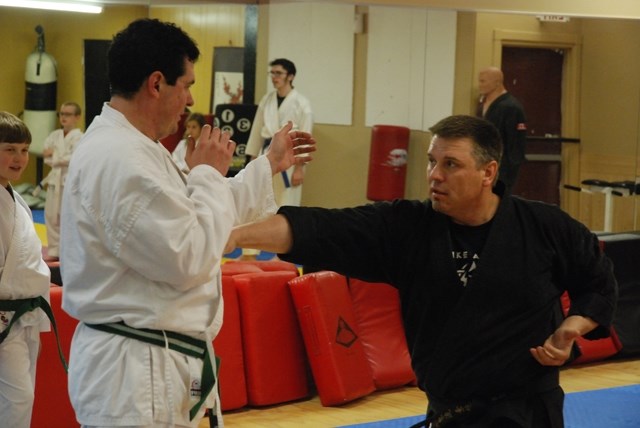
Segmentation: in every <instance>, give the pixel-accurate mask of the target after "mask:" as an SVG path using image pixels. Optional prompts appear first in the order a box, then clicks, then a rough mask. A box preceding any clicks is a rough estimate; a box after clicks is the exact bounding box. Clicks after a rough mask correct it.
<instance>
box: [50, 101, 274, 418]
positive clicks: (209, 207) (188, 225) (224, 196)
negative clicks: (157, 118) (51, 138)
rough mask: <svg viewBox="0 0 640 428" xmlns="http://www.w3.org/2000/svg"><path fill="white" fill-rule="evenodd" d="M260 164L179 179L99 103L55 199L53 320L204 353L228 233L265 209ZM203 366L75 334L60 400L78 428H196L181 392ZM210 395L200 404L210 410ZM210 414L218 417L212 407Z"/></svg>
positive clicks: (118, 340) (131, 342) (267, 189)
mask: <svg viewBox="0 0 640 428" xmlns="http://www.w3.org/2000/svg"><path fill="white" fill-rule="evenodd" d="M271 177H272V172H271V167H270V164H269V161H268V159H267V158H266V157H261V158H258V159H257V160H256V161H254V162H251V165H249V166H247V168H245V169H244V170H243V171H242V172H240V173H239V174H238V175H236V176H235V177H233V178H230V179H229V178H225V177H223V176H222V174H220V173H219V172H218V171H217V170H215V169H214V168H212V167H210V166H208V165H199V166H197V167H195V168H193V169H192V170H191V172H190V173H189V175H188V176H185V175H184V174H182V173H181V172H180V171H179V169H178V167H177V166H176V165H175V163H174V162H173V160H172V158H171V154H170V153H169V151H167V150H166V148H165V147H164V146H163V145H162V144H160V143H159V142H156V141H152V140H150V139H149V138H148V137H146V136H145V135H144V134H142V133H141V132H140V131H138V130H137V129H136V128H134V127H133V126H132V125H131V124H130V123H129V122H128V121H127V120H126V118H125V117H124V116H123V115H122V114H121V113H119V112H118V111H116V110H114V109H113V108H111V107H110V106H109V105H108V104H105V106H104V107H103V110H102V114H101V115H100V116H98V117H96V118H95V119H94V121H93V123H92V124H91V126H90V127H89V129H87V132H86V134H85V137H84V139H83V140H82V143H81V144H79V145H78V147H77V148H76V151H75V153H74V156H73V162H72V163H71V165H70V168H69V175H68V177H67V184H66V190H65V194H64V197H63V202H64V203H63V209H62V235H63V236H64V241H63V245H62V247H61V250H62V251H61V269H62V278H63V282H64V291H65V292H64V294H63V309H64V310H65V311H67V312H68V313H69V314H70V315H71V316H73V317H75V318H77V319H79V320H80V321H82V322H85V323H94V324H100V323H111V322H119V321H124V323H126V324H127V325H129V326H131V327H135V328H151V329H156V330H168V331H173V332H178V333H182V334H186V335H189V336H192V337H195V338H198V339H201V340H205V341H207V342H208V343H211V340H212V339H213V338H214V337H215V336H216V334H217V333H218V331H219V330H220V326H221V323H222V313H223V301H222V295H221V291H222V288H221V281H220V278H221V276H220V261H221V259H222V257H223V253H224V247H225V245H226V242H227V240H228V237H229V234H230V231H231V228H232V227H233V226H234V225H237V224H240V223H244V222H248V221H255V220H258V219H260V218H262V217H265V216H266V215H270V214H273V213H274V212H275V210H276V205H275V201H274V198H273V193H272V190H271V189H272V180H271ZM202 366H203V362H202V360H199V359H197V358H192V357H187V356H185V355H182V354H180V353H178V352H176V351H173V350H169V349H165V348H162V347H158V346H154V345H149V344H147V343H144V342H141V341H138V340H136V339H129V338H125V337H122V336H117V335H113V334H109V333H104V332H101V331H97V330H95V329H92V328H90V327H87V326H86V325H84V324H83V323H80V324H79V326H78V328H77V329H76V332H75V335H74V338H73V341H72V345H71V356H70V367H69V395H70V398H71V402H72V404H73V407H74V409H75V411H76V417H77V419H78V420H79V422H80V423H81V424H84V425H97V426H105V425H118V424H123V425H137V426H146V425H149V426H151V425H153V426H156V425H161V424H167V425H171V426H192V427H196V426H197V425H198V422H199V419H200V417H201V415H202V412H203V410H204V409H202V411H201V412H200V415H199V417H196V418H195V419H194V420H193V421H192V422H190V421H189V409H190V408H191V406H192V405H193V404H194V403H195V402H197V401H198V398H199V397H190V385H192V383H193V382H194V381H199V380H200V376H201V372H202ZM215 391H216V388H214V392H213V393H212V394H211V396H210V397H209V404H211V403H212V399H213V398H215V397H214V393H215ZM217 407H218V411H219V406H217Z"/></svg>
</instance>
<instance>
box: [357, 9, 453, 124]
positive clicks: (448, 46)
mask: <svg viewBox="0 0 640 428" xmlns="http://www.w3.org/2000/svg"><path fill="white" fill-rule="evenodd" d="M455 46H456V13H455V12H452V11H428V10H425V9H414V8H391V7H369V44H368V57H367V103H366V119H365V121H366V125H367V126H373V125H375V124H386V125H398V126H407V127H409V128H411V129H416V130H427V129H428V128H429V127H430V126H431V125H433V124H434V123H436V122H437V121H438V120H440V119H442V118H443V117H445V116H449V115H450V114H451V113H452V110H453V83H454V69H455Z"/></svg>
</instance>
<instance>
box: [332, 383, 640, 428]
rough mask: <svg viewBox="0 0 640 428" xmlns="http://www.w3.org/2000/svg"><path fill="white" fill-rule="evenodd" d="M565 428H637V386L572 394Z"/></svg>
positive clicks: (378, 425) (361, 427) (397, 426)
mask: <svg viewBox="0 0 640 428" xmlns="http://www.w3.org/2000/svg"><path fill="white" fill-rule="evenodd" d="M422 419H424V415H416V416H409V417H405V418H397V419H388V420H384V421H378V422H367V423H362V424H355V425H343V426H341V427H339V428H407V427H409V426H411V425H413V424H415V423H417V422H420V421H421V420H422ZM564 422H565V428H602V427H606V428H638V427H640V385H630V386H621V387H617V388H606V389H598V390H595V391H585V392H573V393H569V394H567V395H566V397H565V402H564Z"/></svg>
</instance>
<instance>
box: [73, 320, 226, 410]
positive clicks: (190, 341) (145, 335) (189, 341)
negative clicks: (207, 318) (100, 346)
mask: <svg viewBox="0 0 640 428" xmlns="http://www.w3.org/2000/svg"><path fill="white" fill-rule="evenodd" d="M85 325H86V326H88V327H91V328H94V329H96V330H100V331H104V332H106V333H112V334H117V335H119V336H124V337H128V338H131V339H137V340H139V341H141V342H145V343H150V344H151V345H157V346H161V347H163V348H164V347H165V346H169V349H173V350H174V351H177V352H180V353H182V354H185V355H188V356H190V357H195V358H199V359H201V360H202V361H203V362H204V365H203V367H202V378H201V380H200V388H201V396H200V400H199V401H198V402H197V403H196V404H195V405H194V406H193V407H192V408H191V410H190V411H189V419H190V420H193V418H195V417H196V414H197V413H198V410H200V408H201V407H202V405H203V404H204V402H205V400H206V398H207V396H208V395H209V393H210V392H211V390H212V389H213V387H214V385H215V384H216V378H215V375H214V374H213V366H212V365H211V358H210V356H209V348H208V347H207V342H205V341H204V340H199V339H194V338H193V337H190V336H187V335H184V334H180V333H176V332H173V331H164V330H152V329H150V328H134V327H130V326H128V325H126V324H125V323H124V322H122V321H121V322H114V323H108V324H86V323H85ZM218 364H219V360H218V358H217V357H216V365H218Z"/></svg>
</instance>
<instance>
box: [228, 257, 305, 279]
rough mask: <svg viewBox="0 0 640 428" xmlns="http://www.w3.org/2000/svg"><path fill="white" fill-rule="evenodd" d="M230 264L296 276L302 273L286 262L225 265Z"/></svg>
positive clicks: (247, 261) (251, 262)
mask: <svg viewBox="0 0 640 428" xmlns="http://www.w3.org/2000/svg"><path fill="white" fill-rule="evenodd" d="M229 263H240V264H244V265H251V266H256V267H258V268H260V270H263V271H265V272H277V271H286V272H293V273H295V274H296V276H297V275H299V274H300V272H299V271H298V267H297V266H296V265H295V264H293V263H289V262H285V261H284V260H241V261H228V262H227V263H225V265H226V264H229ZM223 266H224V265H223Z"/></svg>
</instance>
